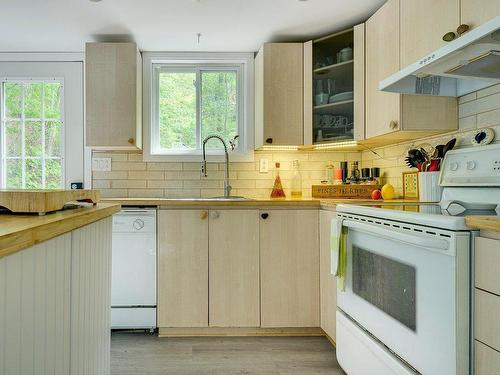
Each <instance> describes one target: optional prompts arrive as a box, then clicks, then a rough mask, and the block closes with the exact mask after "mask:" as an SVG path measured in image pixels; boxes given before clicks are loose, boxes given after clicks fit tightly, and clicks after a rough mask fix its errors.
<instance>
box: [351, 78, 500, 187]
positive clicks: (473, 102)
mask: <svg viewBox="0 0 500 375" xmlns="http://www.w3.org/2000/svg"><path fill="white" fill-rule="evenodd" d="M458 117H459V130H458V131H457V132H452V133H447V134H444V135H439V136H434V137H429V138H425V139H420V140H418V141H412V142H405V143H400V144H397V145H393V146H385V147H380V148H375V149H373V151H375V152H376V153H377V154H378V155H376V154H374V153H373V152H372V151H370V150H366V151H363V152H362V156H361V159H362V163H361V164H362V166H363V167H371V166H379V167H381V172H382V177H383V178H382V182H384V183H390V184H392V185H394V187H395V188H396V192H397V193H398V194H399V195H400V196H402V195H403V191H402V173H403V172H405V171H411V170H412V169H410V168H408V167H407V166H406V164H405V161H404V157H405V156H406V151H407V150H408V149H410V148H413V146H416V145H418V144H420V143H424V142H425V143H430V144H432V145H433V146H435V145H437V144H445V143H446V142H448V141H449V140H450V139H452V138H457V146H456V148H461V147H470V146H471V143H470V137H471V135H472V134H473V132H474V131H475V130H476V129H478V128H483V127H490V128H493V130H494V131H495V134H496V139H495V141H494V142H495V143H500V84H498V85H495V86H492V87H489V88H486V89H483V90H480V91H477V92H474V93H471V94H468V95H465V96H462V97H460V98H459V106H458ZM413 170H415V169H413Z"/></svg>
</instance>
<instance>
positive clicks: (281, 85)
mask: <svg viewBox="0 0 500 375" xmlns="http://www.w3.org/2000/svg"><path fill="white" fill-rule="evenodd" d="M303 64H304V61H303V44H302V43H266V44H264V45H263V46H262V48H261V49H260V51H259V53H258V54H257V56H256V59H255V86H256V87H255V146H256V148H258V147H261V146H263V145H302V144H303V138H304V125H303V124H304V122H303V120H304V79H303V74H304V71H303V69H304V68H303V67H304V65H303Z"/></svg>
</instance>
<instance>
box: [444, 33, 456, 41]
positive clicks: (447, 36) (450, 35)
mask: <svg viewBox="0 0 500 375" xmlns="http://www.w3.org/2000/svg"><path fill="white" fill-rule="evenodd" d="M455 37H456V35H455V33H454V32H453V31H450V32H449V33H446V34H444V35H443V40H444V41H445V42H451V41H452V40H453V39H455Z"/></svg>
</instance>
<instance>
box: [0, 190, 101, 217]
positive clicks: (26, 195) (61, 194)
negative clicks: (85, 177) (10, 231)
mask: <svg viewBox="0 0 500 375" xmlns="http://www.w3.org/2000/svg"><path fill="white" fill-rule="evenodd" d="M100 199H101V195H100V193H99V191H98V190H83V189H75V190H0V207H4V208H6V209H8V210H9V211H12V212H18V213H38V214H45V213H47V212H52V211H58V210H61V209H62V208H63V207H64V205H65V204H66V203H68V202H74V201H78V202H89V203H94V204H95V203H97V202H99V201H100Z"/></svg>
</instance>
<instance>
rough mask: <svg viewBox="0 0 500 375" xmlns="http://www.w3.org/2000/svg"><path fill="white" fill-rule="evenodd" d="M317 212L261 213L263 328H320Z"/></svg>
mask: <svg viewBox="0 0 500 375" xmlns="http://www.w3.org/2000/svg"><path fill="white" fill-rule="evenodd" d="M318 216H319V212H318V210H277V209H273V210H267V211H261V220H260V270H261V326H262V327H319V314H320V313H319V234H318V227H319V217H318Z"/></svg>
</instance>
